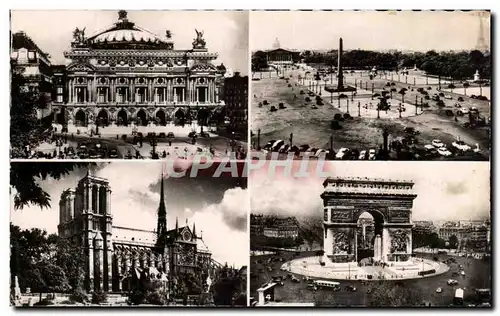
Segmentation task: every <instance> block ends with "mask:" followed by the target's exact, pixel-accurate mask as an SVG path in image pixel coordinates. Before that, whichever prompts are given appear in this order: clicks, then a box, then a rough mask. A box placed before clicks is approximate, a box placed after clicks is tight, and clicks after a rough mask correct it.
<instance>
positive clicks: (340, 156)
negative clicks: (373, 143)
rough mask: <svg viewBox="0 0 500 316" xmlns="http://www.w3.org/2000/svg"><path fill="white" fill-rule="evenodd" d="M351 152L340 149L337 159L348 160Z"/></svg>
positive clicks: (347, 149) (336, 155)
mask: <svg viewBox="0 0 500 316" xmlns="http://www.w3.org/2000/svg"><path fill="white" fill-rule="evenodd" d="M350 152H351V150H350V149H349V148H340V150H339V151H338V152H337V154H335V158H336V159H348V158H349V153H350Z"/></svg>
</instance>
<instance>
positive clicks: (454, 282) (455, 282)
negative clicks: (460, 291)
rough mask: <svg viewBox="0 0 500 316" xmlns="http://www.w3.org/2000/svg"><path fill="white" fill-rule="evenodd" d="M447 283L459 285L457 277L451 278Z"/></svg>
mask: <svg viewBox="0 0 500 316" xmlns="http://www.w3.org/2000/svg"><path fill="white" fill-rule="evenodd" d="M446 284H448V285H457V284H458V281H457V280H455V279H449V280H448V282H446Z"/></svg>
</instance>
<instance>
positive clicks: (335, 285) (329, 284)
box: [313, 280, 340, 291]
mask: <svg viewBox="0 0 500 316" xmlns="http://www.w3.org/2000/svg"><path fill="white" fill-rule="evenodd" d="M313 283H314V285H315V286H316V287H317V288H326V289H332V290H334V291H340V283H339V282H333V281H324V280H315V281H314V282H313Z"/></svg>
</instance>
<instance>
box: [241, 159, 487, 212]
mask: <svg viewBox="0 0 500 316" xmlns="http://www.w3.org/2000/svg"><path fill="white" fill-rule="evenodd" d="M330 168H331V171H330V173H331V174H332V176H337V177H368V178H382V179H385V180H389V179H392V180H409V181H413V182H414V183H415V185H414V191H415V193H416V194H417V198H416V199H415V200H414V203H413V210H412V218H413V220H435V221H439V220H465V219H483V218H487V217H489V214H490V167H489V163H483V162H466V163H464V162H446V163H442V162H425V163H420V162H370V163H359V162H340V161H336V162H332V163H330ZM323 180H324V178H316V177H314V178H313V177H311V178H299V179H296V178H291V177H283V176H281V177H276V178H271V177H269V176H268V173H267V170H260V171H259V172H255V173H252V175H251V186H250V187H251V210H252V213H255V214H257V213H262V214H273V213H274V214H282V215H294V216H301V215H314V214H317V216H321V214H322V213H321V210H322V199H321V197H320V194H321V193H322V192H323V187H322V185H321V184H322V182H323Z"/></svg>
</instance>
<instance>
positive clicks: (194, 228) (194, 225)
mask: <svg viewBox="0 0 500 316" xmlns="http://www.w3.org/2000/svg"><path fill="white" fill-rule="evenodd" d="M193 238H196V223H193Z"/></svg>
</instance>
